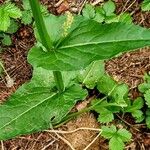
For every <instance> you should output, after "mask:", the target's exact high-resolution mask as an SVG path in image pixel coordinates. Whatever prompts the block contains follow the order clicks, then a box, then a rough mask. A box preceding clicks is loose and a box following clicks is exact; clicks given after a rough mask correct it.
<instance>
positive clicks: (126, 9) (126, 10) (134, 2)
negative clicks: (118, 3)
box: [123, 0, 136, 13]
mask: <svg viewBox="0 0 150 150" xmlns="http://www.w3.org/2000/svg"><path fill="white" fill-rule="evenodd" d="M135 2H136V0H134V1H133V2H132V3H131V4H130V5H129V6H128V7H127V8H126V9H125V10H124V11H123V13H124V12H126V11H127V10H128V9H129V8H130V7H132V5H133V4H134V3H135Z"/></svg>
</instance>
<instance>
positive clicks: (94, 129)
mask: <svg viewBox="0 0 150 150" xmlns="http://www.w3.org/2000/svg"><path fill="white" fill-rule="evenodd" d="M79 130H91V131H97V132H101V129H97V128H87V127H81V128H77V129H75V130H71V131H60V130H45V131H46V132H50V133H61V134H70V133H74V132H77V131H79Z"/></svg>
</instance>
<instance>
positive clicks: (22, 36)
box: [0, 0, 150, 150]
mask: <svg viewBox="0 0 150 150" xmlns="http://www.w3.org/2000/svg"><path fill="white" fill-rule="evenodd" d="M115 1H116V4H117V7H118V8H117V13H121V12H124V11H127V12H130V13H131V14H132V15H133V17H134V22H135V23H136V24H140V25H142V26H145V27H150V22H149V20H150V14H149V13H147V12H143V13H141V12H140V11H139V10H140V8H139V4H140V2H141V1H140V0H137V1H134V0H132V1H126V0H115ZM0 2H1V1H0ZM16 2H17V3H19V1H18V0H16ZM42 2H43V3H44V4H45V5H47V7H48V10H49V11H51V12H53V13H54V14H59V13H64V11H66V9H67V10H71V11H72V12H74V11H76V12H78V11H79V9H80V7H81V6H82V4H83V1H82V0H80V1H76V0H74V1H69V0H68V1H67V2H65V4H63V2H62V3H61V4H60V5H59V6H57V7H53V6H54V4H56V3H58V1H55V2H54V1H53V2H52V1H50V0H48V1H46V0H42ZM91 2H92V3H94V2H95V1H91ZM95 3H96V2H95ZM62 5H65V6H62ZM12 38H13V42H14V45H13V46H12V47H6V48H5V49H6V50H5V51H4V52H3V53H1V54H0V57H1V59H2V60H3V61H4V62H5V64H4V65H5V68H6V70H7V72H8V74H9V76H10V77H11V78H13V79H14V86H13V87H10V88H8V87H7V85H6V79H5V78H4V77H1V79H0V100H1V101H3V100H6V98H8V97H9V96H10V95H11V93H13V92H14V91H15V90H16V89H17V88H18V87H19V86H20V85H22V84H23V83H25V82H27V81H29V80H30V78H31V77H32V68H31V66H30V65H29V64H28V63H27V61H26V55H27V52H28V50H29V49H30V47H32V45H33V44H34V41H35V39H34V36H33V31H32V28H31V27H30V26H22V27H21V28H20V29H19V31H18V32H17V33H16V34H15V35H13V36H12ZM149 70H150V51H149V48H144V49H140V50H138V51H135V52H130V53H126V54H123V55H121V56H119V57H116V58H114V59H112V60H110V61H108V62H106V71H107V72H108V73H109V74H110V75H111V76H112V77H113V78H114V79H115V80H117V81H120V80H121V81H123V82H125V83H127V84H128V85H129V86H130V90H131V93H130V95H131V97H132V98H136V97H137V96H139V95H140V93H139V91H138V90H137V86H138V85H139V84H140V83H142V82H143V75H144V73H145V72H148V71H149ZM121 118H122V116H121ZM119 122H120V121H119V119H118V120H115V121H114V124H116V125H118V124H119ZM122 122H124V123H125V122H127V123H128V126H129V127H130V131H131V132H132V134H133V142H131V143H130V144H129V145H128V146H127V147H126V149H133V150H134V149H141V148H142V147H144V148H145V149H149V147H150V144H149V141H150V136H149V133H150V131H149V130H147V129H146V128H145V126H144V125H139V126H138V125H135V128H137V129H138V130H139V131H140V132H138V131H137V130H136V131H135V130H134V128H132V127H131V126H134V122H133V119H132V117H130V116H124V118H122ZM118 126H119V125H118ZM80 127H89V128H90V127H91V128H98V127H99V124H98V123H97V121H96V119H95V117H94V115H93V114H90V113H87V114H83V115H82V116H80V117H79V118H78V119H76V120H72V121H70V122H68V123H67V124H66V125H64V126H62V127H61V128H59V130H60V131H62V130H63V131H64V130H65V131H70V130H74V129H77V128H80ZM96 135H97V133H96V132H93V131H84V130H83V131H77V132H75V133H74V134H68V135H61V136H63V137H64V138H66V140H67V141H69V142H70V143H71V145H72V146H74V147H75V149H76V150H82V149H84V147H86V145H88V144H90V142H91V141H92V140H93V139H94V137H95V136H96ZM86 137H87V138H86ZM1 148H4V149H6V150H12V149H25V150H29V149H35V150H38V149H39V150H41V149H43V150H44V149H47V150H48V149H51V150H53V149H59V150H67V149H68V150H69V149H70V148H69V147H68V146H67V144H66V143H65V142H63V141H62V140H60V139H59V138H58V137H57V135H55V134H53V133H48V132H46V131H45V132H42V133H36V134H31V135H28V136H22V137H18V138H16V139H12V140H8V141H5V142H1ZM90 149H91V150H99V149H102V150H103V149H108V146H107V141H106V140H104V139H103V138H98V139H97V140H96V142H94V143H93V145H92V148H90Z"/></svg>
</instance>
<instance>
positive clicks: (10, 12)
mask: <svg viewBox="0 0 150 150" xmlns="http://www.w3.org/2000/svg"><path fill="white" fill-rule="evenodd" d="M21 15H22V14H21V10H20V9H19V8H18V7H17V6H15V4H13V3H11V2H7V1H6V2H5V3H4V4H2V5H1V6H0V16H1V17H0V31H4V32H5V31H7V29H8V27H9V26H10V25H11V18H13V19H17V18H20V17H21Z"/></svg>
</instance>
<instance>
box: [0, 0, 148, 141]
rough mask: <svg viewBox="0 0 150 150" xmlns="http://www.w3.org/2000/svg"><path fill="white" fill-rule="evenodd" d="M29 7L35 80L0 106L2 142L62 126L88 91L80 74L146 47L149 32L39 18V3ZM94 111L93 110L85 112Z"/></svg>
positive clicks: (30, 58)
mask: <svg viewBox="0 0 150 150" xmlns="http://www.w3.org/2000/svg"><path fill="white" fill-rule="evenodd" d="M30 6H31V9H32V13H33V16H34V20H35V36H36V39H37V43H36V44H35V46H34V47H33V48H32V49H31V50H30V51H29V53H28V61H29V63H30V64H31V65H32V66H33V77H32V80H31V81H30V82H29V83H25V84H24V85H23V86H21V87H20V88H19V89H18V90H17V91H16V92H15V93H14V94H12V96H11V97H10V98H9V99H8V101H7V102H5V103H4V104H2V105H0V140H6V139H9V138H12V137H15V136H17V135H22V134H27V133H32V132H37V131H41V130H44V129H47V128H50V127H56V126H58V125H59V124H60V123H62V122H66V121H67V119H68V120H69V119H70V118H71V115H70V117H69V115H68V113H69V112H70V110H71V109H72V108H73V106H74V105H75V103H76V102H77V101H78V100H84V99H85V98H86V96H87V91H86V89H83V88H82V86H81V85H80V84H79V82H77V80H75V79H76V78H77V74H79V72H80V71H81V72H82V71H83V70H84V69H85V68H86V67H87V66H88V65H91V63H94V62H95V61H99V60H105V59H109V58H111V57H113V56H115V55H116V54H118V53H121V52H127V51H130V50H133V49H136V48H140V47H144V46H148V45H150V30H149V29H145V28H142V27H139V26H136V25H133V24H126V23H120V22H119V23H110V24H106V23H105V24H100V23H99V22H97V21H94V20H91V19H89V18H85V17H83V16H81V15H72V14H70V13H67V14H65V15H62V16H59V17H58V16H54V15H52V14H49V15H48V16H45V17H42V15H41V12H40V5H39V3H38V0H30ZM102 77H103V76H102ZM85 81H86V80H85V79H84V83H85ZM96 81H97V82H99V77H97V78H96ZM90 86H91V87H93V85H90ZM121 86H122V89H124V88H126V86H123V85H121ZM98 88H99V89H100V90H102V89H105V87H103V88H102V87H100V86H99V87H98ZM116 89H117V85H116ZM117 90H119V88H118V89H117ZM104 91H105V90H104ZM110 97H111V98H112V101H115V106H116V107H125V106H126V104H125V102H124V101H123V100H122V99H123V98H124V97H121V96H120V97H121V101H120V97H119V98H118V95H117V92H115V91H113V92H111V95H110ZM98 104H99V102H98V103H95V104H94V106H96V105H98ZM92 109H95V108H94V107H93V106H91V108H90V109H88V110H92ZM106 109H107V108H106ZM110 109H111V108H109V109H107V110H108V111H110ZM116 111H118V110H116ZM100 113H101V112H100ZM72 116H74V115H72ZM111 117H112V115H111ZM111 119H112V118H111ZM109 121H110V120H109Z"/></svg>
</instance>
